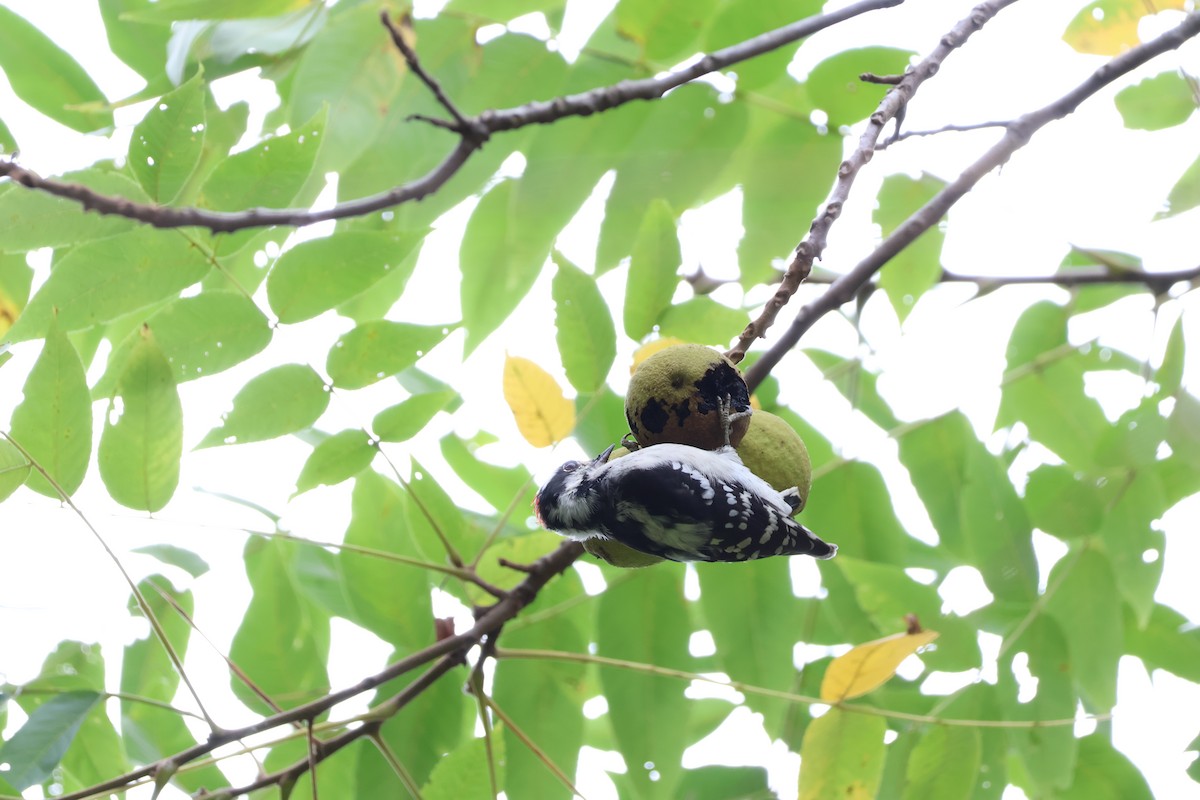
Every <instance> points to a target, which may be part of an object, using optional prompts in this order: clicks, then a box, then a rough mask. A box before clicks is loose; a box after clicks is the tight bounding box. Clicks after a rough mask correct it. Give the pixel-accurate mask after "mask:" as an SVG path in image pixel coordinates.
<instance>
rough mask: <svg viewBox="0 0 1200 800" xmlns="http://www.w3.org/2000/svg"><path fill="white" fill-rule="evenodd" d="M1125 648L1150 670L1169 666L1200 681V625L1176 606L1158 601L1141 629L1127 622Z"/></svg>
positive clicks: (1173, 670)
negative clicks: (1191, 620) (1190, 619)
mask: <svg viewBox="0 0 1200 800" xmlns="http://www.w3.org/2000/svg"><path fill="white" fill-rule="evenodd" d="M1124 630H1125V651H1126V652H1128V653H1129V655H1132V656H1137V657H1138V658H1140V659H1141V660H1142V663H1144V664H1145V665H1146V669H1148V670H1155V669H1165V670H1167V671H1168V672H1173V673H1174V674H1176V675H1178V676H1179V677H1181V678H1183V679H1184V680H1188V681H1191V682H1192V683H1198V682H1200V628H1198V627H1196V626H1195V625H1193V624H1192V623H1191V622H1190V621H1189V620H1188V618H1187V617H1185V616H1184V615H1183V614H1180V613H1179V612H1178V611H1176V610H1175V609H1173V608H1169V607H1168V606H1164V605H1161V604H1157V603H1156V604H1155V605H1154V608H1153V609H1152V610H1151V612H1150V618H1149V620H1148V621H1147V622H1146V623H1145V625H1143V626H1141V627H1140V628H1139V627H1138V626H1137V625H1136V624H1133V621H1132V620H1129V621H1127V624H1126V625H1125V626H1124Z"/></svg>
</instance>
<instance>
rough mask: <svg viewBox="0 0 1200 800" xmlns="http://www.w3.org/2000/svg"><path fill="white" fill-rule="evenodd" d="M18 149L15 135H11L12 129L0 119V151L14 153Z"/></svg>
mask: <svg viewBox="0 0 1200 800" xmlns="http://www.w3.org/2000/svg"><path fill="white" fill-rule="evenodd" d="M19 149H20V148H19V147H18V146H17V140H16V137H14V136H13V135H12V131H10V130H9V129H8V126H7V125H5V124H4V120H2V119H0V153H15V152H17V151H18V150H19Z"/></svg>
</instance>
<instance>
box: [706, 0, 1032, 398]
mask: <svg viewBox="0 0 1200 800" xmlns="http://www.w3.org/2000/svg"><path fill="white" fill-rule="evenodd" d="M1015 2H1016V0H987V2H984V3H980V4H979V5H977V6H975V8H973V9H972V10H971V13H970V14H968V15H967V16H966V17H964V18H963V19H962V20H960V21H959V22H958V23H957V24H956V25H955V26H954V27H953V28H952V29H951V30H950V32H949V33H947V34H946V35H945V36H943V37H942V38H941V40H940V41H939V42H938V45H937V47H935V48H934V49H933V51H932V52H930V54H929V55H928V56H926V57H925V59H924V60H923V61H922V62H921V63H920V64H918V65H917V66H915V67H914V68H913V69H911V70H909V72H908V73H906V74H905V75H904V76H903V77H902V78H901V79H900V80H899V81H898V82H896V83H895V86H894V88H892V89H890V90H888V92H887V94H885V95H884V96H883V99H882V100H881V101H880V102H879V107H878V108H876V109H875V113H873V114H872V115H871V117H870V119H869V121H868V123H867V129H866V130H865V131H863V134H862V136H861V137H859V140H858V146H857V147H856V148H855V149H854V152H853V153H851V154H850V157H849V158H847V159H846V160H845V161H843V162H842V164H841V166H840V167H838V172H837V180H836V182H835V183H834V185H833V190H832V191H831V192H830V193H829V197H828V198H827V199H826V200H825V205H824V207H823V209H822V210H821V211H820V212H819V213H818V214H817V218H816V219H814V220H813V221H812V224H811V225H810V226H809V229H808V235H807V236H805V237H804V240H803V241H802V242H800V244H799V245H797V246H796V250H795V254H794V255H793V256H792V262H791V263H790V264H789V265H788V268H787V271H786V272H785V273H784V276H783V280H781V281H780V282H779V288H778V289H777V290H776V291H775V294H774V295H773V296H772V297H771V299H770V300H768V301H767V304H766V306H765V307H764V308H763V310H762V312H761V313H760V314H759V315H758V318H757V319H755V320H753V321H752V322H751V323H750V324H749V325H747V326H746V329H745V330H744V331H742V334H741V336H739V337H738V340H737V341H736V342H735V343H734V345H733V347H731V348H730V349H729V350H728V351H727V352H726V353H725V355H726V356H728V357H729V358H730V359H732V360H733V362H734V363H738V362H740V361H741V360H742V358H743V357H745V355H746V351H747V350H748V349H749V348H750V345H752V344H753V343H754V340H755V339H761V338H763V337H764V336H765V335H766V332H767V329H768V328H770V327H771V325H773V324H774V322H775V319H776V318H777V317H778V316H779V312H780V311H781V310H782V309H783V307H784V306H785V305H787V303H788V301H789V300H791V299H792V296H793V295H795V294H796V291H797V290H798V289H799V288H800V284H801V283H803V282H804V280H805V279H806V278H808V275H809V273H810V272H812V265H813V262H814V261H816V260H817V259H818V258H820V257H821V253H823V252H824V251H825V245H826V242H827V241H828V239H829V229H830V228H832V227H833V223H834V222H836V221H837V219H838V217H840V216H841V215H842V207H843V206H844V205H845V203H846V198H848V197H849V196H850V187H851V186H853V185H854V179H855V178H856V177H858V173H859V171H860V170H861V169H862V168H863V167H864V166H866V164H867V162H869V161H870V160H871V158H872V156H874V155H875V147H876V144H877V142H878V141H879V137H880V136H881V135H882V134H883V129H884V127H885V126H886V125H887V123H888V121H890V120H892V119H898V118H899V115H900V114H902V113H903V110H904V108H906V107H907V105H908V103H909V101H911V100H912V97H913V95H914V94H915V93H916V91H917V89H918V88H920V86H921V84H922V83H924V82H925V81H926V80H928V79H929V78H932V77H933V76H934V75H936V74H937V72H938V70H939V69H941V66H942V62H943V61H945V60H946V57H947V56H949V55H950V54H951V53H953V52H954V51H955V50H957V49H958V48H959V47H962V46H963V45H964V44H966V42H967V39H969V38H970V37H971V35H972V34H974V33H975V32H976V31H978V30H979V29H980V28H982V27H983V26H984V25H985V24H986V23H987V22H988V21H989V20H990V19H991V18H992V17H994V16H996V14H997V13H999V12H1000V10H1001V9H1003V8H1004V7H1005V6H1009V5H1012V4H1013V3H1015ZM868 75H870V73H864V75H863V76H861V77H862V79H863V80H870V81H871V82H880V79H879V78H878V76H874V75H870V78H868V77H867V76H868ZM888 82H890V81H888ZM759 380H761V378H760V379H759ZM751 388H753V386H751Z"/></svg>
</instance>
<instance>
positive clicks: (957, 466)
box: [899, 412, 1037, 602]
mask: <svg viewBox="0 0 1200 800" xmlns="http://www.w3.org/2000/svg"><path fill="white" fill-rule="evenodd" d="M899 445H900V462H901V463H902V464H904V466H905V467H906V468H907V469H908V473H909V475H910V476H911V477H912V481H913V486H914V487H915V488H916V490H917V494H918V495H920V497H921V500H922V502H924V503H925V508H926V510H927V511H928V512H929V518H930V520H931V521H932V522H933V525H934V527H935V528H936V529H937V532H938V538H939V539H940V540H941V544H942V546H944V547H945V548H946V549H947V550H949V551H950V552H951V553H953V554H954V555H956V556H958V557H959V558H961V559H964V560H965V561H967V562H968V563H970V564H972V565H974V566H975V567H976V568H978V569H979V571H980V572H981V573H982V575H983V579H984V582H985V583H986V584H987V587H988V589H990V590H991V592H992V593H993V594H995V595H996V596H997V597H998V598H1000V599H1002V600H1006V601H1015V602H1029V601H1031V600H1032V599H1033V597H1034V595H1035V594H1036V592H1037V564H1036V562H1035V560H1034V556H1033V545H1032V539H1031V537H1032V527H1031V526H1030V523H1029V519H1028V517H1027V516H1026V513H1025V509H1024V507H1023V506H1022V504H1021V500H1020V498H1019V497H1018V496H1017V492H1016V490H1015V489H1014V488H1013V485H1012V483H1011V482H1010V481H1009V479H1008V475H1007V472H1006V469H1005V465H1004V463H1003V462H1002V461H1001V460H1000V459H998V458H997V457H996V456H993V455H992V454H991V453H989V452H988V450H987V448H986V447H984V445H983V444H982V443H981V442H980V441H979V440H978V439H976V438H975V434H974V431H973V430H972V428H971V424H970V422H968V421H967V418H966V417H964V416H963V415H962V414H961V413H959V412H951V413H950V414H946V415H944V416H941V417H937V418H936V419H933V420H929V421H928V422H924V423H922V424H920V425H916V426H913V427H911V428H909V429H907V430H906V431H904V433H903V435H901V436H900V437H899Z"/></svg>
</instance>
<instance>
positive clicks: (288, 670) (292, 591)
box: [229, 536, 329, 713]
mask: <svg viewBox="0 0 1200 800" xmlns="http://www.w3.org/2000/svg"><path fill="white" fill-rule="evenodd" d="M306 546H307V545H304V544H301V543H299V542H290V541H288V540H287V539H283V538H271V539H263V538H259V537H256V536H252V537H250V539H249V540H248V541H247V542H246V549H245V551H244V557H245V562H246V576H247V578H249V580H250V587H251V589H252V590H253V592H254V594H253V595H252V596H251V598H250V605H249V606H248V607H247V608H246V612H245V615H244V616H243V617H242V624H241V625H240V626H239V627H238V629H237V632H236V633H235V634H234V635H233V643H232V645H231V646H230V649H229V657H230V658H231V659H233V661H234V663H236V664H237V665H238V666H239V667H241V668H242V670H243V671H244V672H245V673H246V675H247V676H249V678H250V680H252V681H253V682H254V684H255V685H256V686H258V687H259V688H260V689H261V690H262V691H264V692H266V693H267V695H268V696H270V697H272V698H273V699H275V701H276V702H278V703H279V704H280V705H281V706H282V707H284V708H290V707H292V706H296V705H300V704H301V703H303V702H305V701H307V700H311V699H313V698H315V697H319V696H320V695H322V694H324V693H325V692H327V691H329V676H328V674H327V673H326V671H325V662H326V659H327V658H328V657H329V615H328V614H327V613H325V612H323V611H322V610H321V609H320V608H319V607H318V606H317V605H316V604H315V603H313V602H312V601H311V600H309V599H308V598H307V597H306V596H305V593H304V591H303V588H302V587H303V582H302V578H301V575H300V574H299V572H298V571H297V555H298V548H302V547H306ZM231 684H232V686H233V692H234V694H235V695H237V697H238V699H239V700H241V701H242V702H243V703H245V704H246V705H247V706H249V707H250V708H252V709H255V710H256V711H258V712H265V711H267V708H266V706H265V704H264V703H263V702H262V700H261V699H259V698H258V697H257V696H256V695H255V694H254V693H253V692H251V691H250V690H249V689H247V688H246V686H245V685H244V684H243V683H242V681H241V679H240V678H238V677H236V676H233V677H231ZM268 713H269V712H268Z"/></svg>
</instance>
